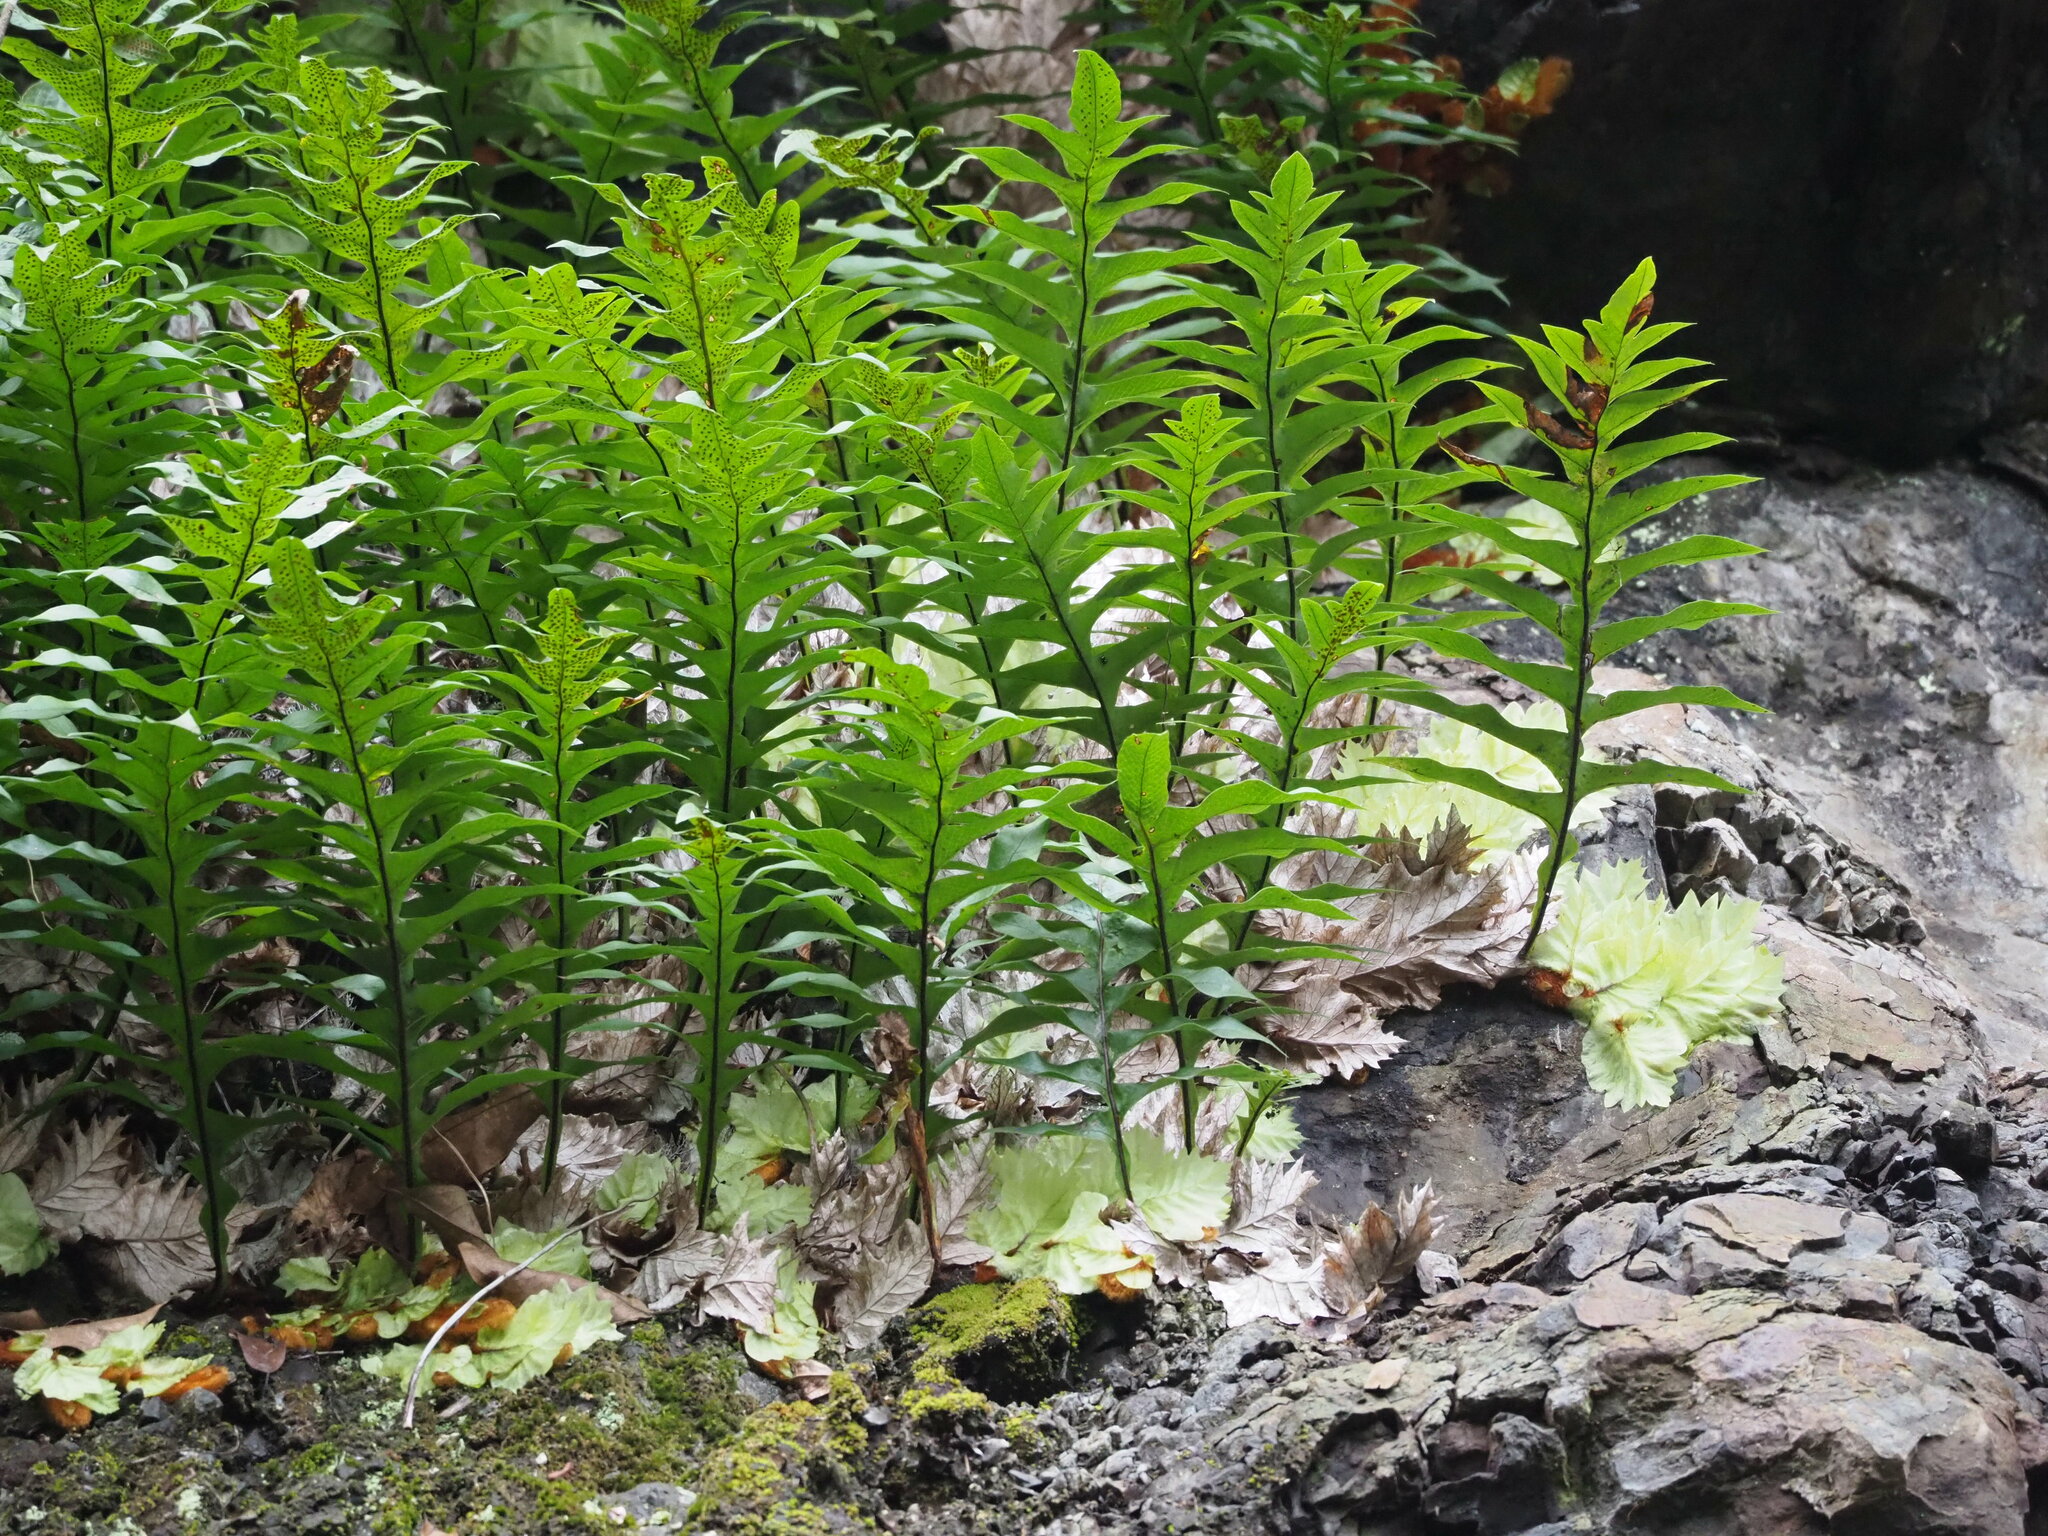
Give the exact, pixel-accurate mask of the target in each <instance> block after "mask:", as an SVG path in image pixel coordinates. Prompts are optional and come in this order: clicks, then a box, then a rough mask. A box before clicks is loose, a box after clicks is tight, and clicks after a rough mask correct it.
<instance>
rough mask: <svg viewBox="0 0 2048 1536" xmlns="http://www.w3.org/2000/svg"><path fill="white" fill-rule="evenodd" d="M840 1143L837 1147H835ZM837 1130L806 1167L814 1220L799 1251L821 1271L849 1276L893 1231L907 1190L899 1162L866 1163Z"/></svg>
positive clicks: (801, 1233)
mask: <svg viewBox="0 0 2048 1536" xmlns="http://www.w3.org/2000/svg"><path fill="white" fill-rule="evenodd" d="M835 1143H836V1146H835ZM851 1150H852V1149H851V1148H850V1147H848V1146H847V1145H846V1143H845V1141H844V1140H843V1138H842V1137H840V1136H839V1134H838V1133H837V1132H835V1133H834V1134H833V1135H832V1136H831V1137H830V1138H828V1139H827V1140H826V1142H825V1143H824V1145H823V1146H821V1147H820V1148H819V1149H818V1155H817V1156H816V1157H815V1158H813V1160H812V1161H811V1163H810V1165H809V1166H808V1167H806V1168H805V1170H804V1183H805V1184H806V1186H807V1187H809V1189H810V1191H811V1218H810V1220H809V1221H807V1222H805V1223H804V1224H803V1226H802V1227H800V1228H799V1229H798V1231H797V1238H796V1246H797V1253H798V1255H799V1256H800V1257H801V1258H802V1259H803V1260H804V1261H805V1262H806V1263H808V1264H809V1265H811V1267H812V1268H814V1269H816V1270H817V1271H818V1272H819V1273H821V1274H823V1275H826V1276H830V1277H833V1278H836V1279H841V1280H846V1279H850V1278H852V1276H853V1275H854V1274H855V1273H856V1271H858V1270H859V1269H860V1268H861V1267H862V1265H863V1264H865V1263H866V1262H867V1261H868V1259H869V1257H870V1256H871V1255H872V1254H873V1253H874V1252H875V1250H877V1249H878V1248H881V1247H882V1246H884V1245H885V1244H887V1243H888V1242H889V1240H890V1238H891V1236H892V1235H893V1234H894V1233H895V1231H896V1228H897V1225H898V1222H899V1221H900V1219H901V1217H902V1213H903V1197H904V1193H905V1191H906V1190H907V1189H908V1188H909V1183H910V1178H909V1174H908V1172H907V1171H906V1170H905V1169H904V1168H903V1166H902V1165H901V1164H899V1163H884V1164H882V1165H881V1166H879V1167H872V1168H870V1167H863V1166H861V1165H860V1164H858V1163H856V1162H854V1161H853V1160H852V1157H851Z"/></svg>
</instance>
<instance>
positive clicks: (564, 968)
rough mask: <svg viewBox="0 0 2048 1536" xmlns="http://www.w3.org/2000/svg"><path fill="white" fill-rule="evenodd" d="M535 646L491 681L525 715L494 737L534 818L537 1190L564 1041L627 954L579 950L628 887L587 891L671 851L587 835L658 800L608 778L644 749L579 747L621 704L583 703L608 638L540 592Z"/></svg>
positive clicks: (601, 1008)
mask: <svg viewBox="0 0 2048 1536" xmlns="http://www.w3.org/2000/svg"><path fill="white" fill-rule="evenodd" d="M539 640H540V647H539V648H540V655H539V657H538V658H537V659H529V658H527V657H523V656H522V657H521V658H520V663H521V673H520V674H509V673H500V674H498V675H497V677H496V679H495V681H496V682H497V685H498V686H499V687H500V688H501V689H502V690H504V691H505V692H506V693H508V694H510V695H511V696H513V697H514V698H515V699H516V700H517V701H518V702H519V703H520V704H522V705H524V709H523V710H521V711H519V712H518V714H517V715H516V716H515V715H514V714H513V713H512V712H509V711H508V712H507V713H505V714H502V715H500V716H498V717H497V719H496V720H495V721H494V726H495V729H496V733H497V735H498V738H499V739H500V740H501V741H503V742H505V743H506V745H507V746H509V747H511V748H512V749H513V750H514V751H516V752H518V753H519V754H521V755H520V756H519V757H518V758H508V759H507V760H506V762H505V764H504V771H505V772H506V773H507V775H508V777H509V778H510V780H511V782H512V783H514V784H518V785H520V786H521V792H522V797H523V798H525V799H527V800H529V801H531V803H532V804H533V805H534V806H535V807H536V808H537V809H538V810H539V812H540V819H539V820H538V821H536V822H534V823H533V824H531V826H530V827H529V828H527V829H526V832H527V835H528V836H529V837H531V839H532V840H533V842H534V843H535V844H536V845H537V848H536V852H537V856H538V859H537V861H538V864H539V867H540V872H541V876H542V881H543V884H544V886H545V888H546V892H547V894H546V895H545V897H544V898H543V900H544V902H545V904H546V913H547V915H546V917H545V919H544V921H543V922H542V924H541V925H540V928H541V937H540V942H541V944H542V945H543V946H545V948H546V950H547V952H548V963H549V966H550V970H551V973H552V974H551V976H550V980H549V984H548V986H547V988H546V991H547V993H548V995H549V999H550V1006H549V1008H548V1010H547V1012H546V1014H545V1015H544V1016H543V1017H542V1019H541V1020H540V1022H539V1025H538V1027H537V1029H536V1034H537V1035H538V1037H539V1040H540V1044H541V1048H542V1050H543V1051H544V1052H545V1053H546V1058H547V1064H548V1066H549V1068H550V1069H551V1075H550V1077H549V1078H548V1080H547V1082H546V1083H545V1084H544V1085H543V1089H542V1096H543V1102H544V1104H545V1106H546V1109H545V1114H546V1124H547V1132H546V1139H545V1142H544V1144H543V1150H542V1159H541V1182H542V1184H543V1186H547V1185H552V1183H553V1182H554V1177H555V1165H556V1160H557V1158H558V1157H559V1156H560V1154H561V1147H562V1121H563V1115H564V1112H565V1107H566V1102H567V1095H568V1088H569V1082H570V1078H571V1074H572V1068H571V1065H570V1062H571V1057H570V1054H569V1045H570V1041H571V1038H572V1037H573V1035H574V1034H575V1033H576V1032H577V1031H578V1030H581V1029H591V1028H597V1027H601V1026H602V1025H603V1024H604V1023H605V1022H606V1020H607V1019H608V1018H609V1017H610V1016H612V1015H613V1014H615V1013H616V1012H617V1004H616V1003H615V1002H612V1001H610V1000H609V997H608V995H607V991H606V986H605V984H606V983H607V982H611V981H614V980H616V979H617V977H618V975H619V972H618V971H617V970H616V969H615V963H616V960H617V959H618V958H619V955H620V954H621V953H622V952H625V953H630V946H627V945H624V944H619V943H616V942H615V943H613V944H611V945H604V944H599V945H597V946H595V947H592V946H589V945H587V944H586V943H585V942H584V935H585V933H586V931H587V930H588V929H589V928H590V927H591V925H592V924H593V923H596V922H598V921H600V920H601V919H602V918H603V917H604V916H606V915H608V914H614V913H620V912H621V909H622V907H623V906H624V905H626V904H629V903H630V902H632V900H633V896H632V894H631V892H630V890H629V891H627V892H618V893H603V892H600V891H599V890H597V889H596V887H597V886H598V885H599V883H600V882H601V880H602V879H603V878H604V877H605V876H606V875H607V874H608V873H609V872H613V871H616V870H618V868H619V866H621V865H627V864H630V863H631V862H632V861H634V860H638V859H644V858H648V857H651V856H653V855H655V854H657V853H660V852H662V851H664V850H665V849H666V848H668V847H669V846H670V844H669V842H668V840H667V839H665V838H660V837H642V838H636V839H629V840H626V841H604V840H602V839H594V836H593V834H596V833H599V832H600V831H601V830H602V829H604V828H605V826H606V825H607V823H608V822H610V821H611V820H613V819H614V818H618V817H621V816H622V815H623V814H624V813H626V812H629V811H631V810H633V809H634V808H635V807H637V806H640V805H643V804H645V803H647V802H650V801H655V800H659V799H661V798H663V797H664V796H665V795H666V794H667V793H668V792H667V790H666V789H665V787H664V786H662V785H659V784H645V783H639V782H635V781H634V780H632V779H630V778H628V779H625V780H624V781H623V782H621V781H619V767H620V765H624V764H627V763H629V762H630V761H631V760H632V759H635V758H638V757H642V756H644V755H645V754H646V753H648V752H650V751H652V750H653V746H652V744H651V743H649V742H645V741H639V742H635V741H625V742H614V743H611V744H607V745H586V744H585V742H584V738H585V737H586V736H587V735H589V734H591V732H592V728H593V727H594V726H596V725H597V724H598V723H599V722H600V721H603V720H605V719H606V718H607V717H608V716H610V715H612V714H614V713H615V712H616V711H617V710H618V708H619V706H620V704H621V703H622V702H623V696H622V695H620V694H619V693H617V692H616V691H613V692H612V693H611V694H610V696H609V697H607V698H604V699H600V700H597V701H596V702H593V699H594V697H595V696H596V695H597V694H598V693H599V691H600V690H603V689H606V688H608V687H609V685H611V683H612V682H613V681H614V679H615V677H616V675H617V674H616V673H615V672H614V671H611V670H607V669H605V668H604V667H603V665H602V663H603V660H604V656H605V653H606V652H607V651H608V650H609V649H610V648H611V645H612V642H611V641H610V640H608V639H606V638H604V637H602V636H597V635H593V634H592V633H591V632H590V631H589V630H588V629H587V628H585V626H584V624H583V621H582V618H581V616H580V615H579V614H578V613H577V611H576V600H575V597H574V596H573V595H572V594H571V593H570V592H569V591H568V590H567V589H566V588H563V587H557V588H555V589H554V590H553V591H552V592H550V593H549V594H548V605H547V617H546V619H545V620H544V621H543V623H542V625H541V630H540V636H539ZM608 770H609V772H608ZM607 780H610V782H607Z"/></svg>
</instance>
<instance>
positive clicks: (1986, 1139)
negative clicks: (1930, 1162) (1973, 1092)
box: [1933, 1102, 1998, 1179]
mask: <svg viewBox="0 0 2048 1536" xmlns="http://www.w3.org/2000/svg"><path fill="white" fill-rule="evenodd" d="M1933 1130H1934V1152H1935V1156H1936V1157H1938V1158H1940V1159H1941V1161H1942V1163H1943V1164H1944V1165H1945V1166H1946V1167H1949V1168H1953V1169H1954V1170H1955V1171H1956V1172H1957V1173H1960V1174H1961V1175H1962V1176H1963V1177H1964V1178H1966V1179H1981V1178H1982V1177H1983V1176H1984V1175H1985V1174H1987V1173H1989V1172H1990V1171H1991V1165H1992V1164H1993V1163H1995V1162H1996V1161H1998V1123H1997V1122H1996V1121H1994V1120H1993V1119H1992V1118H1991V1116H1990V1114H1989V1113H1987V1112H1986V1111H1985V1110H1983V1109H1980V1108H1979V1107H1978V1106H1976V1105H1975V1104H1964V1103H1961V1102H1958V1103H1954V1104H1951V1105H1949V1106H1948V1107H1947V1108H1946V1109H1944V1110H1943V1111H1942V1112H1941V1116H1940V1118H1939V1119H1937V1120H1936V1121H1935V1122H1934V1127H1933Z"/></svg>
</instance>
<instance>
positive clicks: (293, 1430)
mask: <svg viewBox="0 0 2048 1536" xmlns="http://www.w3.org/2000/svg"><path fill="white" fill-rule="evenodd" d="M208 1342H209V1344H211V1345H212V1347H213V1352H214V1353H215V1355H216V1357H217V1358H220V1357H222V1356H223V1351H222V1350H221V1349H220V1344H221V1343H222V1342H224V1341H223V1340H218V1339H214V1340H209V1341H208ZM225 1353H226V1354H228V1355H232V1353H233V1351H232V1347H230V1348H229V1349H228V1350H227V1351H226V1352H225ZM239 1365H240V1362H239V1360H236V1361H234V1366H235V1367H236V1372H235V1374H236V1380H235V1382H234V1384H233V1385H232V1386H231V1387H230V1388H229V1389H228V1392H227V1394H226V1398H227V1401H226V1404H225V1411H224V1412H222V1413H221V1414H219V1415H217V1416H214V1417H211V1418H207V1417H201V1416H198V1415H193V1414H189V1413H184V1412H174V1414H173V1418H172V1421H171V1422H170V1423H168V1424H161V1425H151V1424H149V1423H148V1422H146V1421H145V1420H144V1419H143V1418H142V1416H141V1415H140V1413H139V1412H138V1411H137V1410H136V1409H134V1408H133V1407H130V1408H127V1409H124V1411H123V1412H122V1413H121V1414H119V1415H116V1416H114V1417H111V1418H107V1419H103V1420H101V1421H99V1422H97V1423H95V1424H94V1425H93V1426H92V1427H91V1428H90V1429H89V1430H86V1431H84V1432H83V1433H82V1434H80V1435H78V1436H76V1437H73V1438H71V1439H68V1440H64V1441H59V1442H56V1443H54V1444H38V1443H37V1441H38V1440H40V1439H41V1438H42V1436H43V1435H46V1434H47V1433H48V1431H47V1429H46V1428H43V1427H42V1426H40V1423H39V1419H37V1418H35V1417H33V1416H27V1415H26V1414H25V1411H24V1413H22V1414H17V1415H16V1416H15V1418H13V1419H11V1420H9V1421H7V1424H6V1425H5V1427H0V1531H7V1532H10V1533H11V1532H13V1531H16V1530H20V1531H22V1532H23V1533H24V1536H119V1533H128V1532H146V1533H148V1536H214V1533H216V1532H221V1531H226V1530H243V1529H249V1530H263V1531H271V1530H277V1531H290V1532H293V1533H294V1536H416V1533H417V1532H418V1530H419V1528H420V1526H421V1523H422V1522H423V1521H428V1520H431V1521H433V1522H434V1523H435V1524H436V1525H438V1526H440V1527H442V1528H443V1529H445V1530H451V1531H461V1532H463V1533H464V1536H470V1533H472V1532H474V1533H476V1536H488V1533H491V1532H501V1531H502V1532H517V1533H518V1536H571V1533H576V1536H581V1533H585V1532H594V1531H599V1530H606V1531H609V1530H613V1529H615V1527H613V1526H612V1524H611V1522H610V1521H609V1519H607V1518H606V1517H605V1516H604V1514H603V1511H604V1510H606V1509H608V1508H609V1506H610V1504H611V1502H612V1498H611V1497H608V1496H614V1495H617V1494H619V1493H622V1492H624V1491H625V1490H627V1489H629V1488H631V1487H633V1486H634V1485H635V1484H637V1483H646V1482H657V1483H678V1484H681V1485H682V1486H684V1487H691V1486H694V1485H695V1484H696V1482H697V1474H698V1472H699V1469H700V1468H701V1467H702V1466H703V1465H704V1463H705V1460H706V1458H707V1457H709V1456H710V1455H712V1454H713V1452H714V1451H715V1450H716V1448H717V1447H719V1446H721V1445H723V1444H724V1443H725V1442H727V1441H728V1440H730V1439H731V1438H732V1437H733V1435H734V1433H735V1432H736V1431H737V1430H738V1429H739V1427H740V1425H741V1424H742V1423H743V1422H744V1421H745V1419H746V1416H747V1404H746V1403H745V1402H744V1400H743V1399H742V1398H741V1397H740V1396H739V1393H738V1377H739V1371H740V1369H741V1367H740V1364H739V1362H738V1360H737V1357H736V1356H735V1354H734V1352H733V1350H732V1348H731V1347H730V1345H728V1344H726V1343H724V1342H722V1341H715V1340H712V1339H708V1338H703V1337H691V1336H689V1335H687V1334H683V1335H670V1334H668V1333H667V1332H665V1331H663V1330H661V1329H659V1328H656V1329H653V1330H651V1331H650V1330H647V1329H645V1328H643V1329H637V1330H635V1337H634V1338H633V1340H632V1341H631V1342H630V1343H628V1344H626V1345H623V1346H621V1345H600V1346H599V1347H597V1348H596V1349H594V1350H592V1351H591V1352H590V1353H589V1354H587V1355H584V1356H581V1357H579V1358H577V1359H575V1360H573V1361H571V1362H570V1363H569V1364H567V1365H566V1366H563V1367H561V1368H560V1369H558V1370H556V1371H554V1372H552V1373H550V1374H549V1375H548V1376H546V1377H543V1378H542V1379H541V1380H540V1381H538V1382H535V1383H534V1384H533V1385H532V1386H530V1387H526V1388H523V1389H521V1390H520V1391H518V1392H512V1393H499V1392H489V1391H484V1392H476V1393H473V1394H470V1398H471V1400H470V1402H469V1403H468V1404H467V1406H466V1407H464V1408H462V1410H461V1411H460V1412H459V1413H458V1414H456V1415H455V1416H452V1417H450V1418H448V1419H442V1418H441V1417H440V1416H439V1410H441V1409H443V1408H445V1407H447V1406H449V1405H451V1404H453V1403H455V1402H456V1400H457V1398H458V1394H457V1393H456V1392H453V1391H449V1392H441V1393H436V1394H433V1395H432V1396H430V1397H428V1398H426V1399H423V1400H422V1403H421V1412H420V1427H419V1428H418V1429H417V1430H406V1429H403V1428H401V1427H399V1425H398V1423H397V1408H398V1393H397V1392H396V1391H395V1390H393V1389H392V1388H391V1387H390V1386H389V1385H388V1384H386V1383H381V1382H376V1381H373V1380H372V1379H371V1378H369V1377H368V1376H366V1375H364V1374H363V1373H362V1372H361V1371H360V1370H358V1369H357V1368H356V1366H355V1364H354V1362H353V1360H335V1361H333V1362H331V1363H328V1364H326V1365H325V1366H324V1368H323V1369H322V1370H321V1374H320V1377H319V1379H318V1381H317V1382H311V1381H305V1382H297V1383H257V1382H253V1381H251V1380H249V1379H248V1377H247V1376H246V1375H245V1374H244V1373H243V1372H242V1371H241V1370H240V1369H239ZM4 1382H5V1377H4V1376H0V1390H4ZM10 1434H11V1435H12V1436H14V1437H16V1438H10ZM31 1452H33V1454H34V1458H35V1459H33V1460H32V1459H31V1455H30V1453H31ZM31 1511H33V1512H34V1513H33V1514H32V1513H31Z"/></svg>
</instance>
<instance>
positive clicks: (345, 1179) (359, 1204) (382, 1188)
mask: <svg viewBox="0 0 2048 1536" xmlns="http://www.w3.org/2000/svg"><path fill="white" fill-rule="evenodd" d="M397 1191H398V1179H397V1175H396V1174H395V1173H394V1172H393V1171H392V1168H391V1165H390V1164H389V1163H387V1162H385V1161H384V1160H383V1159H382V1158H379V1157H375V1156H373V1155H372V1154H371V1153H369V1152H367V1151H365V1150H364V1149H362V1148H360V1147H358V1148H356V1149H355V1150H353V1151H351V1152H345V1153H343V1154H342V1155H341V1156H339V1157H337V1158H334V1159H333V1160H331V1161H329V1162H326V1163H322V1164H321V1165H320V1166H319V1167H318V1168H317V1169H315V1170H314V1173H313V1182H312V1184H311V1185H310V1186H308V1188H307V1190H306V1192H305V1194H303V1195H302V1196H300V1197H299V1201H298V1203H297V1204H296V1205H294V1206H293V1207H292V1218H291V1219H292V1225H293V1226H294V1227H296V1228H298V1229H299V1230H300V1231H302V1232H304V1233H306V1234H308V1235H309V1236H310V1237H311V1239H312V1240H313V1246H314V1247H315V1248H316V1249H317V1250H318V1251H320V1252H321V1253H324V1254H326V1255H328V1256H329V1257H345V1256H351V1255H353V1254H356V1253H359V1252H361V1251H362V1250H363V1249H364V1248H365V1247H368V1246H369V1245H370V1244H371V1243H372V1242H377V1243H379V1244H380V1245H382V1246H384V1247H390V1246H392V1244H393V1243H395V1242H396V1240H397V1236H396V1233H395V1231H394V1230H393V1226H394V1224H393V1223H392V1222H390V1221H388V1220H387V1219H386V1217H385V1202H386V1201H387V1200H389V1199H390V1197H391V1196H392V1195H394V1194H396V1193H397Z"/></svg>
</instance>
